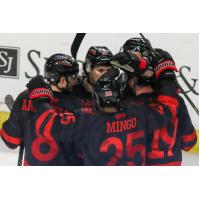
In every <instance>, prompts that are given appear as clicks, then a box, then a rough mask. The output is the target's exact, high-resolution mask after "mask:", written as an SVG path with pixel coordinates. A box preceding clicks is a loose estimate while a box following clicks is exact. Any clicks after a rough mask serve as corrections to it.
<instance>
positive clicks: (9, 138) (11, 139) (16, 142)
mask: <svg viewBox="0 0 200 200" xmlns="http://www.w3.org/2000/svg"><path fill="white" fill-rule="evenodd" d="M0 135H1V137H2V138H3V139H5V140H6V141H7V142H9V143H11V144H14V145H20V144H21V143H22V139H21V138H16V137H12V136H10V135H8V134H7V133H6V132H5V131H4V130H3V129H1V130H0Z"/></svg>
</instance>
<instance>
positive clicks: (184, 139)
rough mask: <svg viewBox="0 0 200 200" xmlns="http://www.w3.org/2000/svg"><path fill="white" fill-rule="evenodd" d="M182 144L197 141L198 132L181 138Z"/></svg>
mask: <svg viewBox="0 0 200 200" xmlns="http://www.w3.org/2000/svg"><path fill="white" fill-rule="evenodd" d="M181 140H182V142H192V141H195V140H197V134H196V130H194V131H193V132H192V134H188V135H184V136H181Z"/></svg>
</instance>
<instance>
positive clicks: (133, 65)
mask: <svg viewBox="0 0 200 200" xmlns="http://www.w3.org/2000/svg"><path fill="white" fill-rule="evenodd" d="M111 63H112V64H114V65H116V66H117V67H120V68H122V69H125V70H126V71H128V72H135V73H136V74H137V75H142V74H144V73H145V71H146V70H147V69H148V66H149V63H148V61H147V60H146V59H144V58H143V57H142V56H141V54H140V53H139V52H136V51H125V52H120V53H117V54H115V55H114V56H113V58H112V61H111Z"/></svg>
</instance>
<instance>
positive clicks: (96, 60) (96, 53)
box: [83, 46, 113, 74]
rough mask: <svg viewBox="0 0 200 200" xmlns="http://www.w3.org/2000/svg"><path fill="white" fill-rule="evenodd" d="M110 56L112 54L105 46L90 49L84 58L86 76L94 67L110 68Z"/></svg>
mask: <svg viewBox="0 0 200 200" xmlns="http://www.w3.org/2000/svg"><path fill="white" fill-rule="evenodd" d="M112 56H113V54H112V52H111V51H110V50H109V49H108V48H107V47H105V46H92V47H90V48H89V50H88V52H87V54H86V57H85V64H84V66H83V69H84V72H85V73H86V74H87V73H88V72H89V71H90V70H91V69H92V68H93V67H94V66H102V65H104V66H110V65H111V64H110V59H111V58H112Z"/></svg>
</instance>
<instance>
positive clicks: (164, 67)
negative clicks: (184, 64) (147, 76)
mask: <svg viewBox="0 0 200 200" xmlns="http://www.w3.org/2000/svg"><path fill="white" fill-rule="evenodd" d="M168 69H171V70H173V71H176V72H178V70H177V68H176V64H175V62H173V61H171V60H166V61H164V62H161V63H160V64H158V65H157V66H156V67H155V73H156V78H158V77H159V76H160V74H161V73H162V72H163V71H165V70H168Z"/></svg>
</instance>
